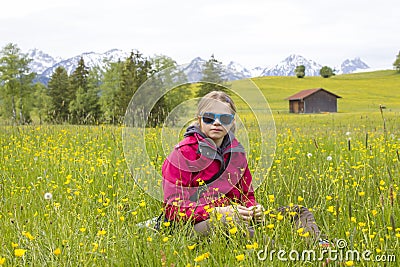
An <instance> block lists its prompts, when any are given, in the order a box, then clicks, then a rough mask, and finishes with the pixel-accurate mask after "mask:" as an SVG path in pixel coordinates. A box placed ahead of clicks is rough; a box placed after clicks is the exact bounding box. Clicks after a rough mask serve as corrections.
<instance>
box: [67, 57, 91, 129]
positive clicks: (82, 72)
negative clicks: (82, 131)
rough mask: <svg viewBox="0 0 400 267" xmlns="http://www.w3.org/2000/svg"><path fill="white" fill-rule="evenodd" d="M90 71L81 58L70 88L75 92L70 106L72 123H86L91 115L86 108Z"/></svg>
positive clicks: (72, 75)
mask: <svg viewBox="0 0 400 267" xmlns="http://www.w3.org/2000/svg"><path fill="white" fill-rule="evenodd" d="M88 76H89V70H88V68H87V67H86V66H85V62H84V60H83V58H82V57H81V58H80V60H79V62H78V66H77V67H76V69H75V70H74V72H73V73H72V74H71V76H70V88H71V92H73V98H72V101H71V103H70V104H69V111H70V113H71V116H72V123H78V124H84V123H86V120H87V116H88V113H89V110H88V108H87V107H86V105H85V104H86V97H87V96H86V94H87V91H88Z"/></svg>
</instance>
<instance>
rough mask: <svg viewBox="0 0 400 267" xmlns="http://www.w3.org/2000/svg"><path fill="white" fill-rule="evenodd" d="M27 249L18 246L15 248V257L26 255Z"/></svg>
mask: <svg viewBox="0 0 400 267" xmlns="http://www.w3.org/2000/svg"><path fill="white" fill-rule="evenodd" d="M25 252H26V249H22V248H17V249H15V250H14V255H15V257H23V256H24V255H25Z"/></svg>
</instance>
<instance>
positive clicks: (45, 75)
mask: <svg viewBox="0 0 400 267" xmlns="http://www.w3.org/2000/svg"><path fill="white" fill-rule="evenodd" d="M129 54H130V52H125V51H122V50H119V49H112V50H109V51H106V52H104V53H95V52H88V53H83V54H81V55H77V56H75V57H71V58H69V59H64V60H62V59H60V58H53V57H52V56H50V55H48V54H46V53H44V52H42V51H40V50H38V49H31V50H29V52H28V53H27V55H28V57H29V58H31V59H33V61H32V62H31V63H30V68H31V70H32V72H36V73H37V74H38V79H37V80H38V81H41V82H43V83H45V84H47V82H48V80H49V79H50V77H51V75H52V74H53V73H54V71H55V69H56V68H57V67H59V66H62V67H64V68H65V69H66V70H67V72H68V74H71V73H72V72H73V71H74V70H75V68H76V67H77V65H78V62H79V60H80V58H81V57H82V58H83V60H84V62H85V65H86V66H87V67H88V68H93V67H94V66H98V67H100V68H104V67H105V66H106V62H116V61H118V60H125V59H126V58H127V57H128V56H129ZM206 62H207V61H206V60H204V59H202V58H200V57H196V58H194V59H193V60H192V61H191V62H190V63H189V64H188V65H186V66H185V68H184V73H185V74H186V75H187V78H188V81H199V80H200V79H201V77H202V72H203V70H204V67H205V63H206ZM299 65H304V66H305V69H306V76H319V75H320V74H319V71H320V69H321V68H322V65H321V64H318V63H316V62H315V61H313V60H309V59H306V58H304V57H302V56H300V55H290V56H288V57H287V58H285V59H284V60H283V61H281V62H279V63H278V64H276V65H275V66H273V67H266V68H265V67H264V68H262V67H256V68H253V69H248V68H246V67H244V66H242V65H241V64H239V63H237V62H233V61H231V62H229V63H228V65H225V67H224V69H225V71H226V73H224V78H225V79H227V80H238V79H245V78H251V77H260V76H294V75H295V73H294V70H295V68H296V67H297V66H299ZM368 68H369V67H368V65H367V64H366V63H364V62H363V61H362V60H361V59H360V58H358V57H357V58H354V59H352V60H349V59H347V60H345V61H344V62H343V63H342V64H341V65H340V66H339V67H335V68H334V70H335V73H336V74H347V73H353V72H359V71H360V70H364V71H365V70H367V69H368Z"/></svg>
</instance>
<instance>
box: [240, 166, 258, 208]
mask: <svg viewBox="0 0 400 267" xmlns="http://www.w3.org/2000/svg"><path fill="white" fill-rule="evenodd" d="M252 179H253V178H252V176H251V173H250V170H249V167H248V166H247V167H246V169H245V171H244V174H243V176H242V179H241V180H240V187H241V189H242V192H243V193H242V194H241V199H240V200H241V202H242V203H243V205H245V206H246V207H251V206H255V205H257V204H258V203H257V201H256V199H255V197H254V189H253V186H252Z"/></svg>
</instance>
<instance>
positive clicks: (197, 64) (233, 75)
mask: <svg viewBox="0 0 400 267" xmlns="http://www.w3.org/2000/svg"><path fill="white" fill-rule="evenodd" d="M206 63H207V60H205V59H202V58H200V57H196V58H195V59H193V60H192V61H191V62H190V63H189V64H188V65H187V66H185V67H184V69H183V72H184V73H185V74H186V76H187V79H188V81H189V82H191V81H200V80H201V79H202V76H203V70H204V68H205V64H206ZM222 65H223V64H222ZM223 69H224V70H225V72H224V73H223V74H222V75H223V78H224V79H226V80H228V81H233V80H241V79H245V78H250V77H252V76H251V72H250V71H249V70H248V69H246V68H245V67H243V66H242V65H240V64H239V63H236V62H233V61H231V62H229V64H228V65H226V66H224V65H223Z"/></svg>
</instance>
